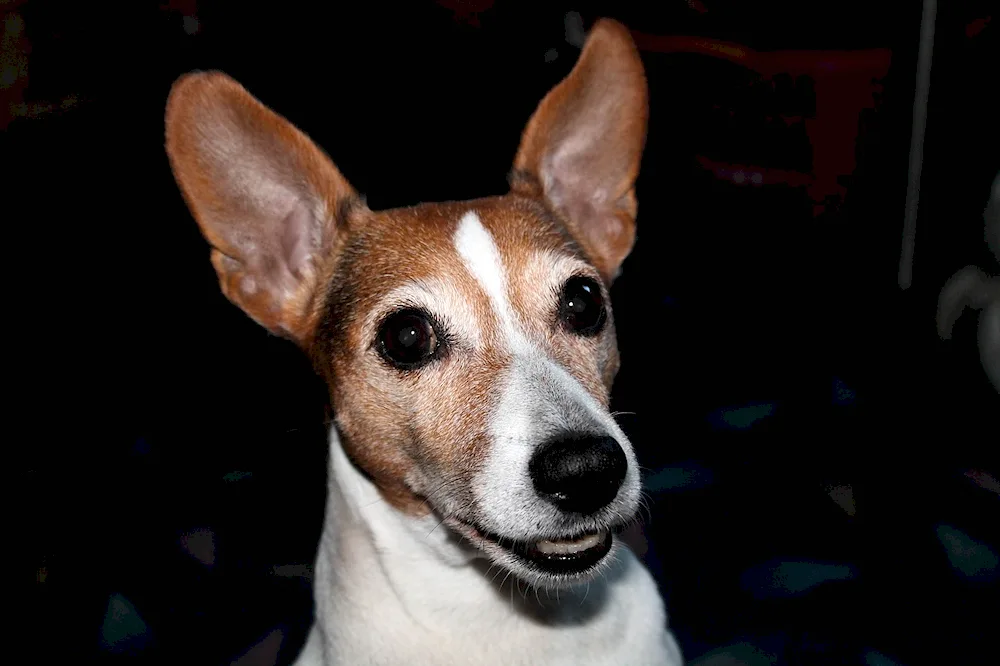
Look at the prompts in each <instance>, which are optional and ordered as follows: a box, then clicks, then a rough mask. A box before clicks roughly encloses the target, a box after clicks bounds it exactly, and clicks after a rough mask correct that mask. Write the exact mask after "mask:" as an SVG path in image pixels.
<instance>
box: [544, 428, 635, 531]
mask: <svg viewBox="0 0 1000 666" xmlns="http://www.w3.org/2000/svg"><path fill="white" fill-rule="evenodd" d="M627 469H628V461H627V460H626V459H625V452H624V451H622V447H621V446H619V445H618V442H616V441H615V440H614V439H613V438H611V437H591V436H586V435H584V436H579V435H576V436H573V435H571V436H562V437H558V438H556V439H551V440H549V441H548V442H546V443H545V444H543V445H542V446H541V447H539V449H538V451H536V452H535V455H534V456H532V458H531V462H530V463H528V472H529V473H530V474H531V482H532V483H533V484H534V485H535V490H536V491H538V494H539V495H542V496H543V497H545V498H546V499H548V500H549V501H550V502H552V503H553V504H555V505H556V506H558V507H559V508H560V509H562V510H563V511H568V512H571V513H583V514H588V513H594V512H595V511H597V510H599V509H602V508H604V507H605V506H607V505H608V504H609V503H610V502H611V500H613V499H614V498H615V496H616V495H617V494H618V488H619V487H621V485H622V481H624V480H625V472H626V471H627Z"/></svg>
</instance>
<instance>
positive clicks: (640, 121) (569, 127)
mask: <svg viewBox="0 0 1000 666" xmlns="http://www.w3.org/2000/svg"><path fill="white" fill-rule="evenodd" d="M648 115H649V110H648V101H647V91H646V77H645V74H644V73H643V69H642V61H641V60H640V59H639V53H638V51H637V50H636V48H635V44H633V42H632V38H631V36H630V35H629V33H628V30H626V28H625V27H624V26H623V25H621V24H620V23H617V22H615V21H612V20H609V19H601V20H599V21H598V22H597V23H595V24H594V26H593V28H592V29H591V31H590V34H589V36H588V37H587V41H586V43H585V44H584V46H583V52H582V53H581V54H580V59H579V60H578V61H577V63H576V66H575V67H574V68H573V71H572V72H570V73H569V75H568V76H567V77H566V78H565V79H563V81H562V82H561V83H559V85H557V86H556V87H555V88H553V89H552V90H551V91H550V92H549V94H548V95H546V96H545V99H543V100H542V102H541V104H539V105H538V109H537V110H536V111H535V114H534V115H533V116H532V117H531V120H530V121H528V125H527V127H526V128H525V130H524V134H523V136H522V137H521V146H520V148H519V149H518V152H517V157H516V158H515V160H514V171H513V174H512V178H511V187H512V190H513V191H515V192H518V193H521V194H525V195H529V196H538V195H541V196H543V197H544V198H545V199H546V200H547V202H548V203H549V205H550V206H551V207H552V208H553V209H554V210H555V211H556V212H558V213H559V214H560V215H561V216H562V217H563V218H564V219H565V220H566V222H567V224H568V225H569V226H570V229H571V231H572V232H573V233H574V234H575V235H576V237H577V240H578V241H580V242H581V243H582V244H583V246H584V249H586V250H587V251H588V252H589V253H590V255H591V257H592V259H593V260H594V261H595V262H597V264H598V265H597V268H598V270H600V271H601V273H602V274H604V276H605V278H606V279H608V280H609V281H610V280H611V279H613V278H614V277H615V276H616V275H617V273H618V270H619V268H620V266H621V262H622V261H623V260H624V259H625V257H626V256H627V255H628V253H629V251H631V249H632V244H633V242H634V241H635V216H636V208H637V206H636V198H635V179H636V176H638V174H639V162H640V160H641V158H642V149H643V146H644V144H645V141H646V123H647V119H648Z"/></svg>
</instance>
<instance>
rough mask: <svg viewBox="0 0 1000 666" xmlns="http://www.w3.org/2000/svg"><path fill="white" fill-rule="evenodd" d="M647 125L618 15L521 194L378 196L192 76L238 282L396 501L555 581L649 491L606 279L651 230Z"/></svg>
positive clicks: (193, 115) (279, 122)
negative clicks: (640, 179) (644, 216)
mask: <svg viewBox="0 0 1000 666" xmlns="http://www.w3.org/2000/svg"><path fill="white" fill-rule="evenodd" d="M645 127H646V88H645V79H644V77H643V73H642V66H641V63H640V61H639V59H638V55H637V54H636V52H635V49H634V46H633V45H632V43H631V39H630V38H629V36H628V33H627V32H626V31H625V30H624V28H622V27H621V26H620V25H618V24H615V23H613V22H610V21H601V22H598V23H597V25H595V27H594V29H593V30H592V32H591V36H590V38H589V39H588V42H587V44H586V45H585V47H584V50H583V53H582V54H581V57H580V60H579V62H578V63H577V66H576V67H575V68H574V70H573V72H572V73H571V74H570V75H569V76H568V77H567V78H566V79H565V80H564V81H563V82H562V83H560V84H559V86H557V87H556V88H555V89H553V90H552V91H551V92H550V93H549V95H548V96H547V97H546V98H545V99H544V100H543V101H542V103H541V105H540V106H539V108H538V110H537V111H536V113H535V115H534V116H533V117H532V119H531V121H530V122H529V124H528V127H527V128H526V130H525V132H524V136H523V138H522V142H521V147H520V149H519V151H518V154H517V158H516V160H515V164H514V171H513V175H512V182H511V184H512V188H511V192H510V193H509V194H507V195H505V196H502V197H494V198H488V199H481V200H477V201H470V202H461V203H448V204H422V205H419V206H415V207H412V208H407V209H397V210H391V211H384V212H373V211H371V210H369V209H368V208H367V207H366V206H365V205H364V204H363V203H362V202H361V200H360V198H359V197H357V196H356V195H355V193H354V191H353V190H352V189H351V187H350V185H349V184H348V183H347V181H346V180H345V179H344V178H343V176H341V174H340V173H339V171H338V170H337V169H336V167H334V165H333V164H332V163H331V162H330V161H329V159H328V158H327V157H326V156H325V155H324V154H323V153H322V152H321V151H320V150H319V149H318V148H317V147H316V146H315V145H313V144H312V142H311V141H309V139H308V138H307V137H305V135H303V134H301V133H300V132H299V131H298V130H296V129H295V128H294V127H292V126H291V125H290V124H288V122H287V121H285V120H284V119H282V118H280V117H279V116H277V115H276V114H274V113H273V112H271V111H270V110H268V109H267V108H266V107H264V106H262V105H261V104H260V103H259V102H257V100H255V99H254V98H253V97H251V96H250V95H249V93H247V92H246V91H245V90H243V89H242V88H241V87H240V86H239V85H238V84H236V83H235V82H234V81H232V80H231V79H229V78H227V77H225V76H224V75H222V74H218V73H208V74H195V75H189V76H187V77H184V78H182V79H181V80H179V81H178V82H177V83H176V84H175V86H174V89H173V91H172V93H171V97H170V100H169V102H168V109H167V151H168V154H169V156H170V158H171V165H172V167H173V169H174V173H175V175H176V177H177V180H178V183H179V184H180V186H181V189H182V191H183V192H184V194H185V197H186V199H187V201H188V204H189V206H190V208H191V210H192V212H193V213H194V215H195V217H196V218H197V220H198V222H199V224H200V226H201V228H202V230H203V232H204V234H205V236H206V238H207V239H208V240H209V242H210V243H211V244H212V246H213V252H212V261H213V264H214V265H215V267H216V270H217V272H218V274H219V277H220V281H221V284H222V287H223V291H224V292H225V294H226V295H227V296H228V297H229V298H230V300H232V301H233V302H234V303H236V304H237V305H239V306H240V307H241V308H243V309H244V310H245V311H246V312H247V313H248V314H249V315H250V316H251V317H253V318H254V319H255V320H257V321H258V322H259V323H261V324H262V325H264V326H266V327H267V328H268V329H270V330H271V331H273V332H275V333H277V334H280V335H283V336H285V337H288V338H290V339H292V340H294V341H295V342H297V343H298V344H299V345H300V346H301V347H303V349H304V350H305V351H306V352H307V353H309V354H310V356H311V357H312V359H313V361H314V363H315V365H316V367H317V369H318V371H319V372H320V373H321V374H322V375H323V376H324V377H325V379H326V380H327V383H328V385H329V388H330V396H331V401H332V404H333V408H334V413H335V415H336V422H337V427H338V429H339V430H340V433H341V435H342V441H343V444H344V447H345V449H346V451H347V453H348V455H349V456H350V458H351V459H352V460H353V462H354V463H355V464H356V465H357V466H358V467H359V468H360V469H361V470H362V471H363V472H364V473H366V474H367V475H368V476H369V477H370V478H371V479H372V480H373V481H374V483H375V484H376V486H377V487H378V488H379V489H380V491H381V492H382V494H383V495H384V496H385V498H386V499H387V500H388V501H389V502H391V503H392V504H393V505H394V506H396V507H397V508H398V509H399V510H401V511H404V512H409V513H413V514H421V513H425V512H427V511H433V512H435V513H436V514H438V515H439V516H440V517H441V518H442V519H443V520H444V522H445V523H446V524H447V525H448V526H449V527H450V528H451V529H452V530H454V531H455V532H457V533H458V534H460V535H462V536H464V537H465V538H466V539H467V540H468V541H469V542H470V543H472V544H474V545H475V546H477V547H478V548H480V549H481V551H482V552H483V553H484V554H486V555H487V556H488V557H490V558H491V559H492V560H493V561H494V562H495V563H496V564H499V565H501V566H504V567H506V568H507V569H509V570H510V571H511V572H513V573H514V574H515V575H517V576H519V577H520V578H522V579H524V580H526V581H529V582H532V583H535V584H544V585H555V584H559V583H563V582H572V581H577V580H580V579H581V578H583V577H586V576H589V575H592V574H593V573H594V571H596V570H597V568H598V567H599V565H600V563H601V562H602V561H603V560H604V559H605V557H606V556H607V554H608V552H609V551H610V549H611V548H612V545H613V539H612V536H611V532H612V530H613V529H614V528H615V527H617V526H620V525H621V524H622V523H623V522H624V521H627V520H628V519H630V518H631V517H632V516H633V515H634V514H635V512H636V509H637V505H638V501H639V487H640V482H639V472H638V468H637V465H636V461H635V457H634V454H633V452H632V447H631V445H630V444H629V442H628V441H627V439H626V437H625V436H624V434H623V433H622V432H621V430H620V429H619V428H618V427H617V425H616V424H615V421H614V419H613V418H612V417H611V414H610V413H609V411H608V391H609V389H610V385H611V382H612V380H613V378H614V375H615V373H616V371H617V368H618V352H617V347H616V344H615V335H614V320H613V317H612V313H611V309H610V303H609V298H608V286H609V284H610V282H611V280H612V279H613V277H614V275H615V274H616V272H617V270H618V267H619V266H620V263H621V261H622V260H623V259H624V257H625V256H626V255H627V253H628V251H629V250H630V249H631V246H632V242H633V239H634V218H635V212H636V203H635V196H634V189H633V185H634V181H635V177H636V175H637V171H638V164H639V158H640V155H641V151H642V144H643V141H644V138H645Z"/></svg>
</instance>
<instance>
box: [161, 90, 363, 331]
mask: <svg viewBox="0 0 1000 666" xmlns="http://www.w3.org/2000/svg"><path fill="white" fill-rule="evenodd" d="M166 148H167V155H168V156H169V158H170V165H171V168H172V169H173V172H174V176H175V177H176V179H177V183H178V185H180V189H181V191H182V192H183V194H184V198H185V200H186V201H187V204H188V207H189V208H190V209H191V212H192V213H193V215H194V217H195V219H196V220H197V221H198V225H199V226H200V227H201V231H202V233H203V234H204V236H205V238H206V239H207V240H208V242H209V244H210V245H211V246H212V264H213V265H214V266H215V270H216V272H217V273H218V275H219V281H220V283H221V285H222V291H223V293H225V295H226V297H227V298H229V300H231V301H232V302H233V303H235V304H236V305H238V306H239V307H240V308H242V309H243V311H244V312H246V313H247V314H248V315H250V316H251V317H252V318H253V319H254V320H256V321H257V322H258V323H260V324H262V325H263V326H265V327H266V328H267V329H268V330H270V331H271V332H273V333H275V334H277V335H281V336H283V337H286V338H290V339H292V340H295V341H296V342H298V343H299V344H306V340H305V339H306V337H307V336H308V334H309V331H310V330H311V326H312V321H311V320H312V318H313V315H314V314H315V311H316V309H317V308H315V306H314V299H315V298H316V296H317V292H318V291H320V290H318V289H317V282H318V279H319V277H320V276H319V273H320V272H321V269H322V265H323V264H322V262H323V260H324V259H325V257H327V256H328V255H329V253H330V251H331V246H332V244H333V243H334V242H335V236H336V233H337V229H336V226H337V219H336V217H337V214H338V211H340V210H341V209H342V207H344V206H345V204H346V203H347V202H350V201H352V200H354V198H355V196H356V195H355V193H354V190H353V189H352V188H351V186H350V184H349V183H348V182H347V181H346V180H345V179H344V177H343V176H342V175H341V174H340V172H339V171H338V170H337V168H336V167H335V166H334V165H333V163H332V162H331V161H330V159H329V158H328V157H327V156H326V155H325V154H324V153H323V151H322V150H320V149H319V148H318V147H317V146H316V145H315V144H314V143H313V142H312V141H311V140H310V139H309V138H308V137H307V136H306V135H305V134H303V133H302V132H300V131H299V130H298V129H296V128H295V127H294V126H293V125H292V124H291V123H290V122H289V121H287V120H286V119H284V118H282V117H281V116H279V115H278V114H276V113H274V112H273V111H271V110H270V109H268V108H267V107H265V106H264V105H263V104H261V103H260V102H259V101H258V100H257V99H255V98H254V97H253V96H252V95H251V94H250V93H248V92H247V91H246V90H245V89H244V88H243V87H242V86H240V84H238V83H237V82H236V81H234V80H232V79H231V78H229V77H228V76H226V75H225V74H222V73H220V72H198V73H192V74H188V75H185V76H183V77H181V78H180V79H178V80H177V82H176V83H174V86H173V88H172V89H171V91H170V96H169V98H168V100H167V112H166Z"/></svg>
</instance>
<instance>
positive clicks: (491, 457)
mask: <svg viewBox="0 0 1000 666" xmlns="http://www.w3.org/2000/svg"><path fill="white" fill-rule="evenodd" d="M454 244H455V250H456V251H457V252H458V255H459V257H461V259H462V262H463V263H464V264H465V267H466V269H467V270H468V271H469V273H470V275H471V276H472V277H473V279H474V280H475V281H476V282H477V283H478V284H479V286H480V287H481V288H482V289H483V291H484V292H485V293H486V296H487V298H488V299H489V301H490V305H491V306H492V309H493V311H494V313H495V315H496V317H497V319H498V320H499V321H500V325H501V327H502V329H503V337H504V339H505V341H506V343H507V344H508V345H509V351H511V352H512V355H513V358H512V360H511V363H510V366H509V367H508V368H507V369H506V370H505V371H504V372H503V374H502V376H501V377H502V378H501V379H500V381H499V383H498V385H497V389H498V390H497V391H496V395H497V404H496V408H495V409H494V410H493V416H492V419H491V423H490V427H489V430H490V433H491V435H492V438H493V446H492V447H491V448H490V451H489V454H488V456H487V460H486V462H485V466H484V470H483V472H481V473H480V474H478V475H477V478H476V480H475V481H474V482H473V493H474V494H475V496H476V498H477V504H478V505H479V511H480V514H481V515H480V517H481V519H482V520H484V521H485V524H486V525H487V527H491V528H493V531H495V532H497V533H500V534H504V535H505V536H509V537H511V538H521V537H523V538H529V537H531V535H532V534H536V533H537V532H538V530H539V529H541V528H545V527H546V526H549V525H550V521H552V520H555V521H556V522H557V523H558V521H559V520H561V519H560V518H558V517H554V516H555V514H554V509H552V508H551V506H549V505H548V504H547V503H546V502H544V501H543V500H541V499H540V498H539V497H538V495H537V494H536V493H535V490H534V487H533V485H532V481H531V478H530V476H529V474H528V463H529V460H530V459H531V456H532V454H533V452H534V451H535V449H536V447H537V446H538V445H539V444H540V443H541V442H542V441H544V440H545V439H547V438H548V437H551V436H553V435H556V434H559V433H566V432H585V433H594V432H600V433H604V434H608V435H611V436H613V437H614V438H615V439H616V440H617V441H618V442H619V443H620V444H621V445H622V448H623V450H624V451H625V455H626V458H627V459H628V461H629V466H628V469H629V471H628V478H627V479H626V482H625V483H624V484H623V490H622V491H621V498H620V499H619V500H616V503H615V505H614V506H613V507H612V510H614V511H621V512H622V513H623V514H628V513H631V512H632V511H634V509H635V506H634V505H635V503H636V502H637V498H638V493H639V475H638V471H637V470H638V468H637V466H636V464H635V456H634V454H633V453H632V448H631V446H629V444H628V439H627V438H626V437H625V434H624V433H623V432H622V431H621V429H619V428H618V425H617V424H616V423H615V421H614V419H613V418H611V415H610V414H609V413H608V412H607V410H606V409H604V408H603V407H602V406H601V405H600V404H598V402H597V401H596V400H595V399H594V397H593V396H591V395H590V394H589V393H587V391H586V390H585V389H584V388H583V386H582V385H581V384H580V382H579V381H577V379H576V378H575V377H573V375H571V374H570V373H569V372H568V371H567V370H566V369H565V368H563V367H562V366H560V365H559V364H558V363H556V362H555V361H554V360H553V359H552V358H550V357H549V356H548V354H546V353H545V352H544V351H543V350H542V349H541V348H539V347H538V346H537V345H535V344H532V343H531V342H530V341H529V339H528V336H527V335H526V334H525V333H524V331H522V329H521V328H520V327H519V326H518V320H517V318H516V316H515V314H514V310H513V308H512V306H511V303H510V298H509V296H508V294H509V290H510V285H509V282H508V279H507V274H506V271H505V270H504V265H503V261H502V259H501V256H500V251H499V249H498V248H497V245H496V243H495V242H494V240H493V237H492V236H491V235H490V233H489V231H487V230H486V228H485V227H484V226H483V224H482V222H481V221H480V219H479V216H478V215H476V213H475V212H473V211H469V212H467V213H465V215H463V216H462V218H461V220H460V221H459V223H458V228H457V229H456V230H455V236H454ZM584 269H585V265H581V262H579V261H578V260H576V259H571V258H569V257H565V256H559V255H555V254H551V253H548V252H544V251H539V253H538V254H537V255H536V257H534V259H533V260H529V261H528V268H527V271H526V272H527V275H526V276H522V279H527V280H528V281H529V284H531V285H532V288H540V289H544V288H545V286H546V283H548V284H549V286H555V285H556V284H558V282H559V281H564V280H566V279H567V278H569V277H570V275H572V274H574V273H578V272H584V273H586V272H587V271H586V270H584ZM554 306H555V304H554V303H553V307H554ZM529 316H530V315H529ZM543 531H544V530H543Z"/></svg>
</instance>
